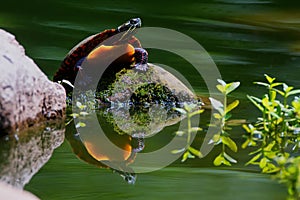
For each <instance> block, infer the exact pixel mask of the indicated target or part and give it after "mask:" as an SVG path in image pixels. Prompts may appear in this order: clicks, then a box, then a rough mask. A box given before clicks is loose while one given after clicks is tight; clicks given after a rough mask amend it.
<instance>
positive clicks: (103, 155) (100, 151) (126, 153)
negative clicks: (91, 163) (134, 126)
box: [84, 142, 132, 161]
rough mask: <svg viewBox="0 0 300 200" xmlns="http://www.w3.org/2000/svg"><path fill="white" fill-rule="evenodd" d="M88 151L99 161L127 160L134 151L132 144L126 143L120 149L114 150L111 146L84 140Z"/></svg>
mask: <svg viewBox="0 0 300 200" xmlns="http://www.w3.org/2000/svg"><path fill="white" fill-rule="evenodd" d="M84 146H85V147H86V150H87V151H88V153H89V154H90V155H91V156H92V157H94V158H95V159H96V160H98V161H126V160H127V159H128V158H129V157H130V155H131V151H132V147H131V145H130V144H128V143H127V144H124V146H122V148H121V149H119V150H118V151H113V150H112V149H111V148H109V147H105V146H103V147H99V146H96V145H95V144H93V143H90V142H84Z"/></svg>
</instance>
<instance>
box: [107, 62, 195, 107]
mask: <svg viewBox="0 0 300 200" xmlns="http://www.w3.org/2000/svg"><path fill="white" fill-rule="evenodd" d="M148 66H149V69H148V71H147V72H139V73H137V72H136V71H135V70H134V69H129V70H126V71H125V72H124V71H121V72H119V73H117V74H116V77H117V79H116V80H115V82H114V83H113V84H112V85H111V86H110V87H108V88H109V91H108V92H107V94H105V96H107V99H108V100H109V102H110V103H119V102H125V103H126V102H133V104H135V103H156V102H160V103H162V102H168V103H183V102H196V101H198V100H199V99H198V97H197V96H196V95H195V94H194V93H193V91H192V90H191V89H189V88H191V87H188V86H187V84H185V83H183V82H182V81H181V80H180V79H179V78H177V77H176V76H174V75H173V74H172V73H171V72H169V71H167V70H165V69H164V68H162V67H160V66H158V65H154V64H151V63H148ZM142 93H145V94H142Z"/></svg>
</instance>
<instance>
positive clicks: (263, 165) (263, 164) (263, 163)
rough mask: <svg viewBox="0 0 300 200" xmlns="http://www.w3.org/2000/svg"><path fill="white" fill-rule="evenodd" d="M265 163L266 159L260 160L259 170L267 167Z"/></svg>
mask: <svg viewBox="0 0 300 200" xmlns="http://www.w3.org/2000/svg"><path fill="white" fill-rule="evenodd" d="M267 162H268V159H267V158H265V157H264V158H262V159H261V160H260V162H259V167H260V168H261V169H263V168H264V167H265V166H266V165H267Z"/></svg>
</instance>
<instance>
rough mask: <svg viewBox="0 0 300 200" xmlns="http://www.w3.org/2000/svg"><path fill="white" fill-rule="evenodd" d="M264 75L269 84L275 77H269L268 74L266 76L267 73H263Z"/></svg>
mask: <svg viewBox="0 0 300 200" xmlns="http://www.w3.org/2000/svg"><path fill="white" fill-rule="evenodd" d="M265 77H266V79H267V81H268V82H269V83H270V84H271V83H273V81H275V78H271V77H270V76H268V75H267V74H265Z"/></svg>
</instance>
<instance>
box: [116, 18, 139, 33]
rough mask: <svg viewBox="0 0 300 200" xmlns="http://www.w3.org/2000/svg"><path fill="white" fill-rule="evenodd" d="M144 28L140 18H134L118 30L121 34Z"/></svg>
mask: <svg viewBox="0 0 300 200" xmlns="http://www.w3.org/2000/svg"><path fill="white" fill-rule="evenodd" d="M141 26H142V21H141V19H140V18H132V19H130V20H128V21H127V22H125V23H124V24H122V25H121V26H119V27H118V28H117V31H118V32H119V33H120V32H124V31H125V32H127V31H129V32H131V31H133V30H135V29H136V28H140V27H141Z"/></svg>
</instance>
